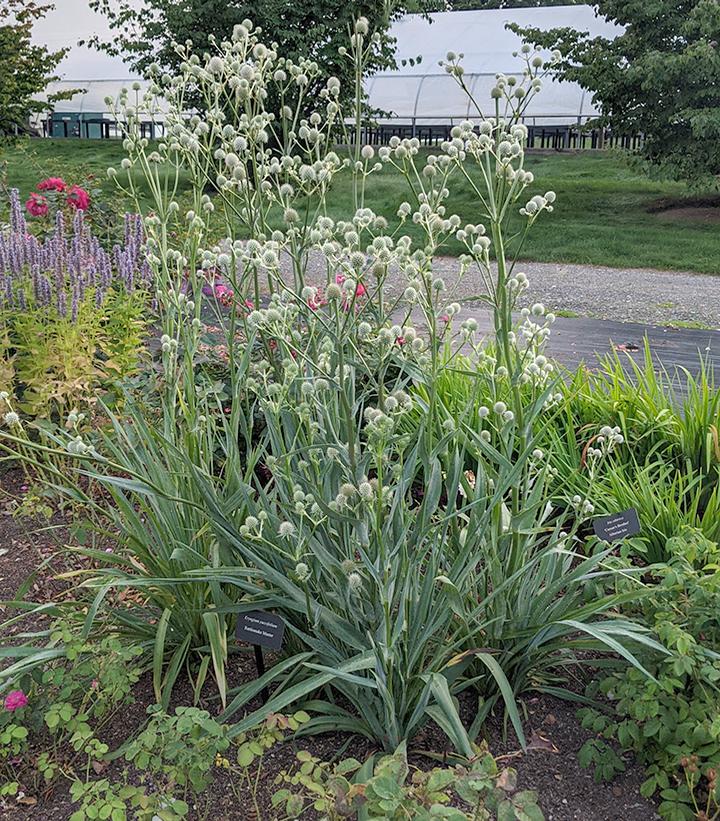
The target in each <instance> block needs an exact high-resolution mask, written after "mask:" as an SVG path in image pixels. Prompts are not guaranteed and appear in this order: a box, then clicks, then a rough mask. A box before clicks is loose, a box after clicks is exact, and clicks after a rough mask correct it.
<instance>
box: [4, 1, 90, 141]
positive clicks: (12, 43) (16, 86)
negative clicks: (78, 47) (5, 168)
mask: <svg viewBox="0 0 720 821" xmlns="http://www.w3.org/2000/svg"><path fill="white" fill-rule="evenodd" d="M51 8H53V7H52V6H51V5H47V4H46V5H42V4H38V3H36V2H34V0H3V3H2V4H0V55H2V71H0V134H13V133H15V132H17V131H24V130H26V129H27V125H28V118H29V117H30V115H32V114H34V113H37V112H40V111H43V110H45V109H47V108H48V107H49V106H51V105H52V103H53V102H54V101H55V100H59V99H65V98H67V97H70V96H72V94H73V93H75V92H74V90H73V91H64V92H61V93H59V94H54V95H51V96H50V97H49V98H48V101H47V102H43V101H40V100H37V99H35V97H36V95H37V94H39V93H40V92H42V91H43V90H44V89H45V88H46V86H47V84H48V83H50V82H52V81H53V80H57V79H58V78H57V77H56V76H55V75H54V74H53V72H54V70H55V68H56V67H57V65H58V63H59V62H60V61H61V60H62V58H63V57H64V56H65V54H66V53H67V51H68V49H59V50H58V51H48V49H47V48H46V47H45V46H38V45H35V44H33V43H32V40H31V37H32V28H33V25H34V24H35V21H36V20H38V19H39V18H41V17H44V16H45V15H46V14H47V12H48V11H49V10H50V9H51Z"/></svg>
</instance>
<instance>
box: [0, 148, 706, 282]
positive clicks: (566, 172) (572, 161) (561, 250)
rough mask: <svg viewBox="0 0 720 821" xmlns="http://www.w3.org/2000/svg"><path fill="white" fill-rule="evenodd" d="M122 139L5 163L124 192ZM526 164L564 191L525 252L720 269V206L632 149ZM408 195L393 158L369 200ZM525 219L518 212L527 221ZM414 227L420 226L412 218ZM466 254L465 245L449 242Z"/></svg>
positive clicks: (33, 153) (345, 194)
mask: <svg viewBox="0 0 720 821" xmlns="http://www.w3.org/2000/svg"><path fill="white" fill-rule="evenodd" d="M122 156H123V151H122V146H121V144H120V143H119V142H115V141H112V142H111V141H100V140H96V141H88V140H40V139H37V140H31V141H25V142H22V143H20V144H18V145H16V146H5V147H0V163H2V164H3V166H4V167H3V168H2V169H0V171H2V174H3V176H4V177H5V178H6V181H7V183H8V185H10V186H14V187H18V188H19V189H20V190H21V193H22V194H23V196H26V195H27V194H28V193H29V192H30V191H31V190H32V189H33V188H34V186H35V183H36V182H37V181H38V180H39V179H41V178H42V177H45V176H65V177H66V179H74V178H79V177H80V175H82V174H86V173H92V174H95V175H96V177H97V184H98V185H101V186H102V187H103V188H104V190H105V191H106V192H107V193H108V195H110V194H112V195H113V196H116V192H115V189H114V186H113V185H112V184H111V183H110V182H109V181H108V180H107V179H106V176H105V170H106V168H107V167H108V166H110V165H113V166H115V167H119V165H120V160H121V159H122ZM526 167H527V168H528V169H529V170H531V171H533V173H534V174H535V185H534V186H533V190H532V193H543V192H545V191H546V190H550V189H552V190H553V191H555V192H556V194H557V202H556V205H555V211H554V213H553V214H550V215H544V216H543V218H542V219H541V220H540V223H539V224H538V225H537V226H536V227H535V229H534V230H533V231H532V232H531V234H530V239H529V241H528V242H527V244H526V245H525V247H524V250H523V253H522V256H523V257H524V258H526V259H533V260H538V261H550V262H552V261H554V262H568V263H587V264H595V265H609V266H613V267H633V268H659V269H666V270H678V271H698V272H701V273H708V274H717V273H720V216H719V215H720V208H717V203H716V208H715V209H714V212H713V210H712V209H709V208H697V204H698V203H697V202H696V201H695V199H694V198H691V196H690V192H688V191H687V189H686V188H685V187H684V186H683V185H681V184H679V183H669V182H660V181H657V180H651V179H649V178H648V177H646V176H644V175H643V174H642V173H640V172H638V171H637V170H636V169H634V168H632V167H631V166H630V165H629V163H628V162H627V160H626V158H625V157H624V156H623V155H622V154H618V153H614V152H603V153H599V152H585V153H578V154H560V153H556V154H532V153H531V154H529V155H528V157H527V158H526ZM451 191H452V197H451V201H450V203H449V208H448V213H450V212H455V213H457V214H459V215H460V217H461V218H462V220H463V222H477V221H479V219H480V215H479V214H478V212H477V207H476V203H475V200H474V197H473V194H472V191H471V190H470V187H469V186H468V185H467V183H463V180H462V178H461V177H460V176H459V175H456V176H455V177H454V182H453V184H452V185H451ZM350 193H351V189H350V182H349V179H348V177H347V176H341V177H338V178H337V179H336V182H335V183H334V186H333V191H332V194H331V196H330V200H329V214H330V216H337V217H343V218H347V216H348V214H349V213H350V212H351V198H350ZM406 197H407V193H406V184H405V181H404V180H403V179H402V177H401V176H400V175H399V174H398V173H397V172H396V171H394V170H393V169H392V168H390V167H388V166H386V167H385V168H384V169H383V170H382V171H381V172H379V173H377V174H374V175H373V177H372V178H371V181H370V182H369V185H368V196H367V199H366V205H367V206H369V207H371V208H373V210H375V211H376V212H378V213H380V214H382V215H383V216H385V217H387V218H388V219H389V220H390V223H391V225H395V224H396V223H397V220H396V218H395V211H396V209H397V205H398V204H399V202H401V201H402V200H403V199H405V198H406ZM668 200H671V201H672V202H673V204H674V205H675V206H679V207H682V206H683V205H684V204H687V205H688V206H690V207H691V208H690V209H689V210H688V212H687V213H685V214H679V215H678V214H675V215H674V214H673V211H665V212H658V211H657V208H658V205H659V204H662V203H665V204H667V203H666V201H668ZM519 224H520V222H519V218H518V225H519ZM408 230H409V231H410V232H411V233H412V231H413V228H412V226H410V225H408ZM445 251H446V253H448V254H457V253H460V251H461V248H460V245H459V244H458V243H454V242H453V243H451V244H449V245H448V247H447V249H445Z"/></svg>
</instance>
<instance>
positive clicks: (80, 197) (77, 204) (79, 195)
mask: <svg viewBox="0 0 720 821" xmlns="http://www.w3.org/2000/svg"><path fill="white" fill-rule="evenodd" d="M67 204H68V205H70V206H72V207H73V208H76V209H77V210H78V211H87V209H88V207H89V206H90V194H88V192H87V191H86V190H85V189H84V188H80V186H79V185H72V186H70V188H68V191H67Z"/></svg>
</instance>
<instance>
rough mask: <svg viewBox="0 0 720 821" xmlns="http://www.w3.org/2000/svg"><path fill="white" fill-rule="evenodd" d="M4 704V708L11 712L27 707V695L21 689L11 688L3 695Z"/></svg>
mask: <svg viewBox="0 0 720 821" xmlns="http://www.w3.org/2000/svg"><path fill="white" fill-rule="evenodd" d="M4 704H5V709H6V710H8V711H9V712H11V713H12V712H13V711H14V710H20V709H22V708H23V707H27V705H28V704H29V702H28V698H27V696H26V695H25V693H23V691H22V690H11V691H10V692H9V693H8V694H7V695H6V696H5V702H4Z"/></svg>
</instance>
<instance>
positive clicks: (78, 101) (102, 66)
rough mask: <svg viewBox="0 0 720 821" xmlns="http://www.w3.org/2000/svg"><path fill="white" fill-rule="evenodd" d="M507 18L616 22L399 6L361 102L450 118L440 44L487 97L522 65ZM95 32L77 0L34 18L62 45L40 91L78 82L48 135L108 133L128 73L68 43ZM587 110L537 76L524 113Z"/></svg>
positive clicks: (577, 96)
mask: <svg viewBox="0 0 720 821" xmlns="http://www.w3.org/2000/svg"><path fill="white" fill-rule="evenodd" d="M510 22H514V23H518V24H519V25H520V26H532V27H538V28H541V29H549V28H554V27H565V26H569V27H573V28H577V29H580V30H581V31H588V32H590V33H591V34H592V35H603V36H606V37H613V36H615V35H616V34H617V33H618V32H619V31H620V29H619V28H618V27H617V26H615V25H614V24H611V23H608V22H607V21H606V20H605V19H604V18H602V17H597V16H596V15H595V11H594V8H593V7H592V6H554V7H546V8H526V9H502V10H487V11H454V12H440V13H437V14H432V15H430V19H428V18H427V17H423V16H422V15H418V14H411V15H406V16H405V17H403V18H401V19H400V20H398V21H397V22H396V23H395V24H394V26H393V29H392V34H393V36H394V37H395V38H396V40H397V62H398V68H397V69H396V70H394V71H386V72H382V73H378V74H376V75H374V76H372V77H369V78H368V80H367V85H366V88H367V90H368V94H369V99H370V104H371V106H372V107H373V108H374V109H375V110H377V111H379V112H383V115H382V116H380V118H379V119H378V124H379V125H391V124H403V125H405V126H407V127H409V128H411V129H412V130H413V131H414V129H415V128H416V127H418V128H419V127H422V126H429V127H432V126H433V125H440V124H441V125H444V126H447V125H452V124H453V123H455V122H457V121H459V120H462V119H465V118H467V117H468V116H469V114H470V113H471V109H470V107H469V103H468V100H467V97H466V96H465V94H464V93H463V91H462V90H461V89H460V88H459V87H458V85H457V83H456V82H455V80H454V79H453V78H452V77H451V76H449V75H448V74H447V73H446V72H445V71H444V69H443V68H442V67H441V66H439V65H438V62H439V61H440V60H444V59H445V57H446V55H447V53H448V52H449V51H453V52H455V53H463V54H464V58H463V67H464V69H465V79H466V82H467V85H468V86H469V87H470V89H471V90H472V92H473V94H474V95H475V97H476V99H477V100H478V102H480V103H487V102H488V101H489V99H490V89H491V88H492V86H493V85H494V81H495V75H496V74H497V73H498V72H502V73H504V74H519V73H521V71H522V62H521V60H520V58H518V57H513V52H516V51H518V49H519V48H520V46H521V44H522V43H521V40H520V38H519V37H518V36H517V35H515V34H514V33H512V32H511V31H509V30H508V29H507V28H506V24H507V23H510ZM95 33H98V34H100V35H101V36H108V35H109V34H110V32H109V30H108V29H107V21H106V20H105V19H104V18H103V17H101V16H100V15H97V14H95V13H93V12H92V11H90V9H89V8H88V7H87V6H86V5H85V4H82V6H81V7H80V8H78V3H77V2H76V0H56V2H55V8H54V10H53V11H51V12H50V13H49V15H48V17H47V18H46V19H44V20H41V21H39V23H38V26H37V28H36V31H35V33H34V34H35V38H36V40H37V41H38V42H43V43H44V44H46V45H48V46H49V47H51V48H59V47H62V46H69V47H70V51H69V53H68V55H67V56H66V58H65V59H64V60H63V62H62V63H61V65H60V67H59V73H60V74H61V76H62V77H63V79H62V80H60V81H59V82H56V83H53V84H51V85H50V86H49V88H48V91H49V92H53V91H59V90H62V89H68V88H83V89H85V92H84V93H81V94H76V95H75V96H73V97H72V98H71V99H69V100H63V101H60V102H58V103H57V104H56V106H55V114H54V116H53V122H54V123H57V126H56V125H54V124H53V127H52V131H51V133H52V134H53V135H54V136H110V132H112V133H113V135H114V124H112V123H111V121H110V119H108V114H109V112H108V110H107V105H106V104H105V102H104V100H105V98H106V97H113V98H116V97H117V96H118V94H119V93H120V90H121V88H123V87H129V86H130V85H131V84H132V83H133V82H135V81H136V80H138V78H137V77H136V76H133V72H132V71H131V70H130V69H129V68H128V67H127V66H126V65H125V64H124V63H123V62H122V60H120V59H119V58H117V57H115V58H113V57H108V56H107V55H105V54H102V53H99V52H97V51H93V50H91V49H89V48H88V47H85V46H78V45H77V41H78V39H79V38H81V37H89V36H91V35H92V34H95ZM418 57H420V58H421V61H420V62H419V63H418V62H417V58H418ZM140 82H141V85H142V86H143V87H144V86H145V85H146V84H145V83H144V82H143V81H140ZM595 114H597V111H596V109H595V108H594V106H593V103H592V100H591V97H590V95H589V94H586V93H585V92H584V91H583V89H581V88H580V87H579V86H577V85H576V84H574V83H561V82H557V81H553V80H547V81H546V83H545V86H544V89H543V91H542V93H541V94H540V95H539V96H538V97H537V98H536V99H535V100H533V101H532V102H531V103H530V106H529V108H528V116H527V117H526V119H525V121H526V123H527V124H528V125H550V126H560V125H563V124H573V123H575V124H579V123H582V122H584V121H585V120H586V119H588V118H589V117H592V116H594V115H595ZM91 123H92V129H93V130H92V133H91V130H90V129H91V125H90V124H91ZM101 128H102V129H104V131H103V133H100V129H101ZM108 129H110V130H109V131H108Z"/></svg>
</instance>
